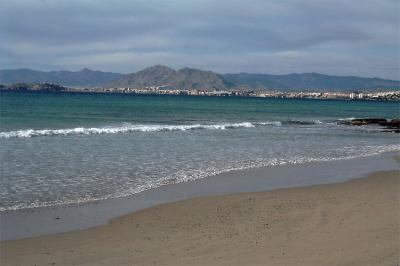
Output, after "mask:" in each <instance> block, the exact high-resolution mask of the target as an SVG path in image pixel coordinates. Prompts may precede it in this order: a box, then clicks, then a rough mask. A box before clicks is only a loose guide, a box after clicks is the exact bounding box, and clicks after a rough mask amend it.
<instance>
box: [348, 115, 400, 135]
mask: <svg viewBox="0 0 400 266" xmlns="http://www.w3.org/2000/svg"><path fill="white" fill-rule="evenodd" d="M342 124H345V125H349V126H366V125H376V126H381V127H382V128H383V131H384V132H395V133H400V119H391V120H388V119H385V118H357V119H352V120H346V121H342Z"/></svg>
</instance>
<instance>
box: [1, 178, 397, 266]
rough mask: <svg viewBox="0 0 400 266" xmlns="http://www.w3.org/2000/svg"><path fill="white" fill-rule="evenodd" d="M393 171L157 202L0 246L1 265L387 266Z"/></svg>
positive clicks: (392, 253)
mask: <svg viewBox="0 0 400 266" xmlns="http://www.w3.org/2000/svg"><path fill="white" fill-rule="evenodd" d="M399 181H400V176H399V172H398V170H397V171H384V172H375V173H371V174H369V175H367V176H366V177H363V178H357V179H352V180H349V181H345V182H341V183H334V184H322V185H321V184H320V185H312V186H307V187H296V188H284V189H276V190H272V191H268V192H253V193H236V194H228V195H222V196H208V197H200V198H193V199H188V200H183V201H178V202H174V203H166V204H161V205H158V206H155V207H151V208H148V209H145V210H141V211H138V212H136V213H133V214H128V215H124V216H122V217H119V218H116V219H113V220H112V221H111V223H110V224H107V225H103V226H99V227H95V228H91V229H86V230H80V231H79V230H78V231H72V232H67V233H61V234H54V235H49V236H42V237H35V238H29V239H22V240H14V241H3V242H1V246H2V247H1V251H2V256H1V257H2V265H34V264H36V265H43V264H44V265H101V264H104V265H265V263H268V264H271V265H396V263H398V262H399V257H398V254H399V253H398V251H399V241H398V240H399V239H398V235H399V226H398V225H399V199H400V198H399V197H400V187H399Z"/></svg>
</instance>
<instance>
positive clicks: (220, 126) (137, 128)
mask: <svg viewBox="0 0 400 266" xmlns="http://www.w3.org/2000/svg"><path fill="white" fill-rule="evenodd" d="M351 119H353V118H341V119H338V120H326V121H325V120H324V121H321V120H318V119H314V120H281V121H278V120H276V121H264V122H260V121H257V122H237V123H216V124H187V125H163V124H131V123H122V124H121V125H120V126H105V127H91V128H87V127H76V128H66V129H22V130H16V131H7V132H0V139H2V138H3V139H8V138H31V137H41V136H69V135H100V134H116V133H130V132H162V131H188V130H202V129H203V130H204V129H206V130H227V129H238V128H255V127H262V126H279V127H280V126H313V125H317V126H318V125H324V126H335V125H342V124H343V121H345V120H351Z"/></svg>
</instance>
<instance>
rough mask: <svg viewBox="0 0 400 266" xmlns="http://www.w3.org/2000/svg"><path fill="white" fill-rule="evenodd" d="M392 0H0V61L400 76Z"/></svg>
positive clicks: (398, 6)
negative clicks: (157, 65) (156, 65)
mask: <svg viewBox="0 0 400 266" xmlns="http://www.w3.org/2000/svg"><path fill="white" fill-rule="evenodd" d="M399 14H400V1H399V0H343V1H342V0H335V1H323V0H303V1H301V0H291V1H290V0H276V1H274V0H246V1H235V0H213V1H212V0H198V1H195V0H192V1H191V0H170V1H167V0H164V1H161V0H142V1H140V0H132V1H128V0H126V1H124V0H120V1H106V0H104V1H101V0H86V1H85V0H79V1H78V0H76V1H75V0H0V27H1V28H0V34H1V35H0V39H1V40H0V53H1V60H0V68H21V67H28V68H34V69H39V70H60V69H67V70H79V69H82V68H84V67H87V68H91V69H95V70H102V71H112V72H121V73H131V72H135V71H137V70H140V69H143V68H145V67H148V66H152V65H155V64H163V65H167V66H170V67H173V68H181V67H186V66H187V67H195V68H200V69H206V70H213V71H216V72H220V73H237V72H253V73H272V74H285V73H293V72H320V73H325V74H338V75H358V76H365V77H375V76H378V77H382V78H391V79H400V74H399V71H400V69H399V60H400V48H399V47H400V29H399V27H400V26H399V25H400V18H399V16H400V15H399Z"/></svg>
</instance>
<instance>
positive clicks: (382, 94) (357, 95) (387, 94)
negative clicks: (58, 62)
mask: <svg viewBox="0 0 400 266" xmlns="http://www.w3.org/2000/svg"><path fill="white" fill-rule="evenodd" d="M0 91H3V92H4V91H20V92H71V93H78V92H79V93H126V94H153V95H187V96H220V97H230V96H231V97H232V96H236V97H258V98H290V99H338V100H384V101H400V90H394V91H374V92H366V91H365V92H364V91H354V92H346V91H342V92H327V91H322V90H321V91H279V90H273V89H271V90H265V89H264V90H251V89H247V88H243V89H231V90H216V89H175V88H170V87H169V86H168V85H164V86H150V87H143V88H131V87H120V88H119V87H114V88H108V87H93V88H89V87H64V86H61V85H57V84H52V83H16V84H13V85H0Z"/></svg>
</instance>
